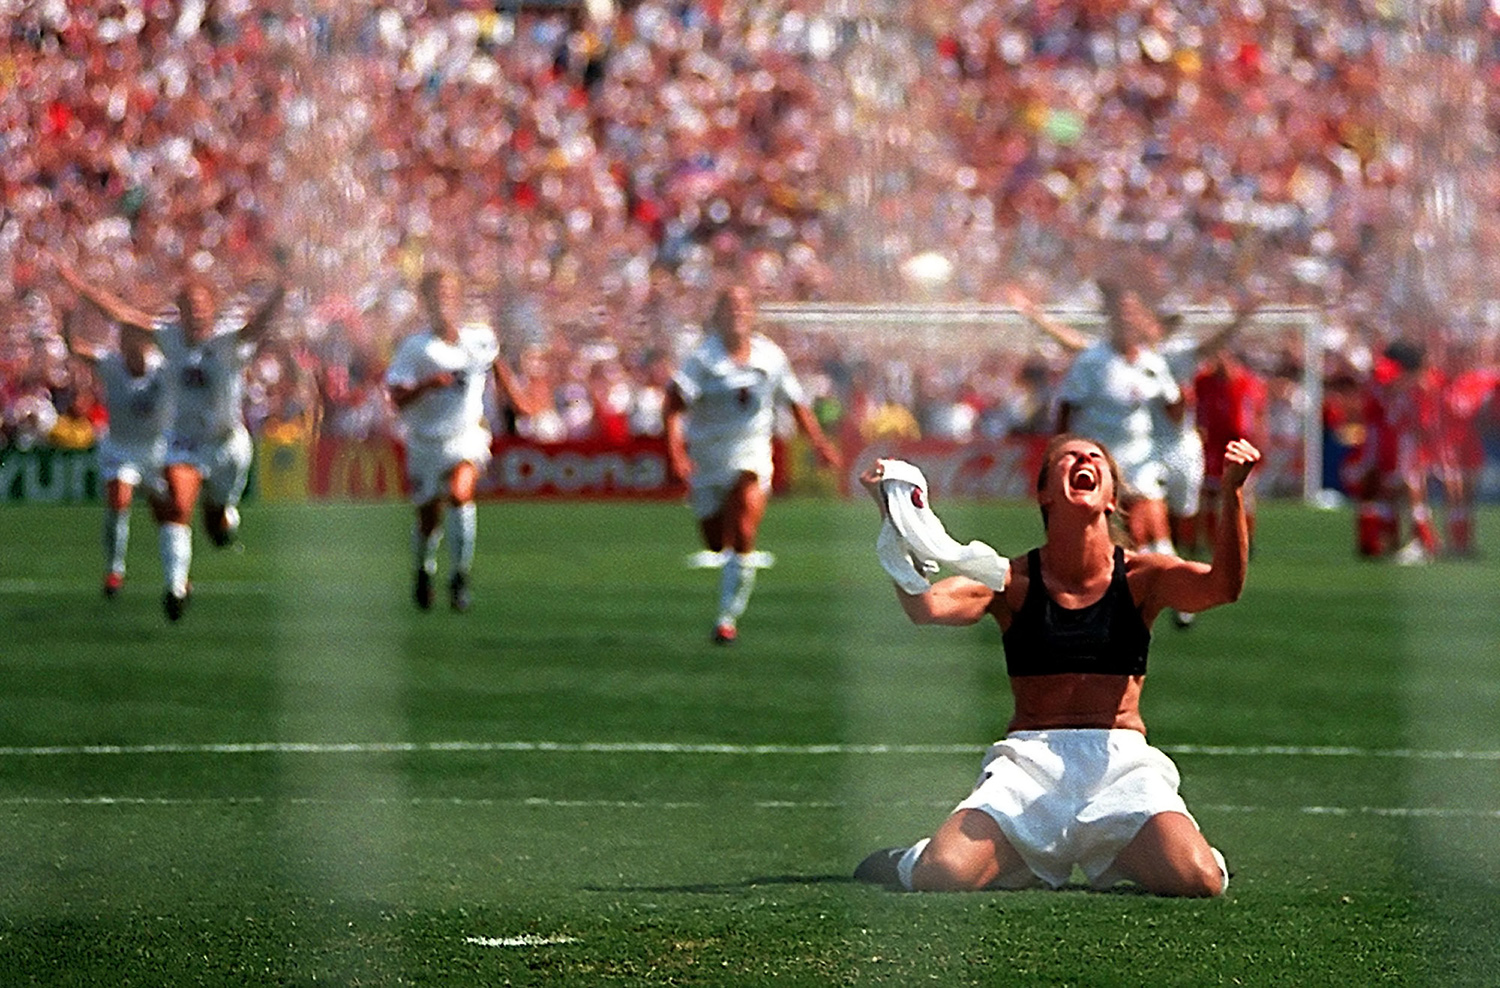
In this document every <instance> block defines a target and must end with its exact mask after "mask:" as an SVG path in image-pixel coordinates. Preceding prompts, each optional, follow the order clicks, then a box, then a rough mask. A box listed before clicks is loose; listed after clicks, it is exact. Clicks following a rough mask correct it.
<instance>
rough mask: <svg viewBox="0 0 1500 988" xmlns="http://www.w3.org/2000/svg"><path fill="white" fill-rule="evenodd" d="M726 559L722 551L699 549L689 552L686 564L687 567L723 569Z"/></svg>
mask: <svg viewBox="0 0 1500 988" xmlns="http://www.w3.org/2000/svg"><path fill="white" fill-rule="evenodd" d="M726 559H728V556H727V555H726V554H725V553H723V552H714V551H712V550H709V549H699V550H698V551H697V552H694V553H689V555H688V557H687V566H688V569H723V568H724V562H725V560H726Z"/></svg>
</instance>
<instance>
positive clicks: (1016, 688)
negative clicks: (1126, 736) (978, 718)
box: [1007, 672, 1146, 734]
mask: <svg viewBox="0 0 1500 988" xmlns="http://www.w3.org/2000/svg"><path fill="white" fill-rule="evenodd" d="M1145 682H1146V677H1145V676H1101V675H1097V674H1094V673H1072V672H1068V673H1058V674H1056V675H1051V676H1012V677H1011V680H1010V689H1011V692H1012V693H1013V694H1014V695H1015V698H1016V712H1015V716H1014V717H1012V718H1011V720H1010V726H1009V727H1008V728H1007V730H1009V731H1049V730H1057V729H1059V728H1067V727H1074V728H1078V727H1092V728H1106V729H1108V728H1126V729H1129V730H1132V731H1140V732H1141V733H1142V734H1145V733H1146V722H1145V721H1144V720H1142V719H1141V687H1142V686H1143V685H1144V684H1145Z"/></svg>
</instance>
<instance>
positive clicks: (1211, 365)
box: [1193, 348, 1268, 545]
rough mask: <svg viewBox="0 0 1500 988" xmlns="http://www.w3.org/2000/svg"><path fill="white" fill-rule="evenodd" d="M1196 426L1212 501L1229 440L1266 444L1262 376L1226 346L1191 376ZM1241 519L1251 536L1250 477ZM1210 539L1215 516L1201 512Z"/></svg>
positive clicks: (1252, 495) (1221, 482)
mask: <svg viewBox="0 0 1500 988" xmlns="http://www.w3.org/2000/svg"><path fill="white" fill-rule="evenodd" d="M1193 396H1194V401H1195V405H1196V408H1197V414H1198V431H1199V432H1200V433H1201V434H1202V436H1203V493H1204V494H1205V495H1206V496H1207V498H1208V499H1209V501H1210V502H1213V501H1215V500H1216V499H1217V498H1218V496H1219V492H1220V491H1221V490H1222V489H1223V485H1224V449H1225V447H1227V446H1228V445H1229V443H1230V441H1231V440H1235V439H1245V440H1248V441H1249V442H1250V443H1251V444H1253V445H1256V446H1260V447H1261V448H1265V442H1264V440H1265V438H1266V406H1267V401H1268V393H1267V389H1266V382H1265V381H1264V380H1262V379H1261V377H1260V375H1258V374H1256V373H1255V371H1253V370H1251V369H1250V367H1249V366H1248V365H1247V364H1246V363H1245V362H1244V361H1243V360H1241V359H1240V357H1239V355H1238V354H1236V353H1235V352H1234V351H1233V350H1232V349H1230V348H1224V349H1221V350H1219V351H1218V352H1217V353H1215V354H1214V355H1213V356H1212V357H1211V358H1210V359H1209V360H1208V361H1207V362H1206V363H1205V364H1204V365H1203V367H1202V369H1201V370H1199V372H1198V374H1197V376H1196V377H1194V378H1193ZM1243 491H1244V501H1245V523H1246V527H1247V529H1248V531H1249V533H1250V537H1251V539H1252V540H1253V539H1254V537H1255V492H1254V478H1253V475H1252V478H1251V479H1250V480H1248V481H1247V482H1246V483H1245V485H1244V487H1243ZM1203 520H1204V522H1205V526H1206V528H1207V532H1206V533H1205V534H1206V535H1207V538H1208V544H1209V545H1213V544H1214V542H1215V540H1216V539H1217V538H1218V533H1217V532H1216V531H1215V528H1216V522H1217V518H1216V517H1215V515H1214V513H1213V512H1212V511H1209V512H1205V513H1204V515H1203Z"/></svg>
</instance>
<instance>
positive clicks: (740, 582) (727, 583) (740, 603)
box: [719, 552, 755, 624]
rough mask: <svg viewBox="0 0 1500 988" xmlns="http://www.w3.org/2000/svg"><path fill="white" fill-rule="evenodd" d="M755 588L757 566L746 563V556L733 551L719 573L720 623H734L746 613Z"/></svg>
mask: <svg viewBox="0 0 1500 988" xmlns="http://www.w3.org/2000/svg"><path fill="white" fill-rule="evenodd" d="M754 589H755V567H754V566H750V565H747V564H746V561H745V556H744V555H743V554H741V553H738V552H731V553H729V554H728V558H726V559H725V560H724V570H723V572H722V573H721V574H720V575H719V623H720V624H725V623H727V624H734V623H735V622H737V621H738V620H739V619H740V615H742V614H744V613H745V608H746V606H748V605H749V603H750V593H751V591H753V590H754Z"/></svg>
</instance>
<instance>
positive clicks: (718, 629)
mask: <svg viewBox="0 0 1500 988" xmlns="http://www.w3.org/2000/svg"><path fill="white" fill-rule="evenodd" d="M738 637H739V631H738V630H736V628H735V626H734V625H733V624H730V623H729V622H728V621H720V622H719V623H718V624H717V625H715V626H714V644H715V645H733V644H734V642H735V639H737V638H738Z"/></svg>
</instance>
